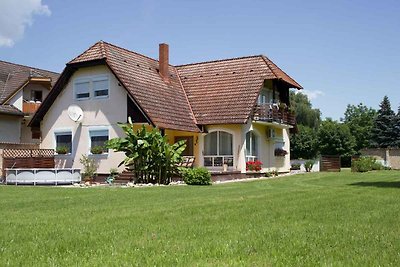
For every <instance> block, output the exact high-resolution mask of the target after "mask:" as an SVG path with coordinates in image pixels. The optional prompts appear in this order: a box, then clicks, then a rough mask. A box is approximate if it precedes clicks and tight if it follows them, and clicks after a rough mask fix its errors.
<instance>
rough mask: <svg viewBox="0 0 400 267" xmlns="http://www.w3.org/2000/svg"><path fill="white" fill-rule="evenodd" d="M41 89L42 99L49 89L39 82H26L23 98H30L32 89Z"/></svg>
mask: <svg viewBox="0 0 400 267" xmlns="http://www.w3.org/2000/svg"><path fill="white" fill-rule="evenodd" d="M33 90H35V91H42V98H43V100H44V99H45V98H46V96H47V95H48V94H49V89H48V88H46V87H45V86H43V85H41V84H32V83H30V84H28V85H27V86H25V88H24V90H23V99H25V100H28V101H29V100H30V99H31V95H32V91H33Z"/></svg>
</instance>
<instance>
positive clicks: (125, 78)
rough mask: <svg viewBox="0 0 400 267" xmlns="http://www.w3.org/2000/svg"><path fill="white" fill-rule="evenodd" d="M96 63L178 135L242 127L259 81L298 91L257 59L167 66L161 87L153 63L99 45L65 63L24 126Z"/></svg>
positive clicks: (268, 62)
mask: <svg viewBox="0 0 400 267" xmlns="http://www.w3.org/2000/svg"><path fill="white" fill-rule="evenodd" d="M96 64H105V65H107V66H108V67H109V68H110V70H111V71H112V72H113V73H114V75H115V76H116V78H117V79H118V80H119V81H120V83H121V84H122V85H123V87H124V88H125V89H126V90H127V92H128V93H129V95H130V96H131V98H132V99H133V100H134V102H135V104H137V106H138V107H139V109H140V110H142V111H143V113H144V115H145V116H147V117H148V118H149V119H150V120H151V122H152V123H153V124H154V125H156V126H158V127H160V128H167V129H175V130H183V131H195V132H196V131H199V127H198V125H206V124H225V123H226V124H231V123H245V122H246V121H247V119H248V118H249V116H250V115H251V112H252V109H253V107H254V104H255V103H256V100H257V97H258V94H259V92H260V90H261V88H262V86H263V82H264V81H265V80H268V79H271V80H280V81H283V82H284V83H285V84H286V85H287V87H292V88H298V89H301V88H302V87H301V86H300V85H299V84H298V83H297V82H296V81H294V80H293V79H292V78H291V77H289V76H288V75H287V74H286V73H285V72H283V71H282V70H281V69H280V68H279V67H277V66H276V65H275V64H274V63H273V62H272V61H271V60H269V59H268V58H267V57H265V56H262V55H260V56H250V57H242V58H234V59H227V60H217V61H210V62H202V63H194V64H188V65H181V66H176V67H174V66H171V65H169V74H170V77H169V78H170V79H169V80H170V82H168V83H166V82H165V81H164V80H163V79H162V78H161V76H160V75H159V73H158V72H159V63H158V61H157V60H155V59H152V58H149V57H147V56H144V55H141V54H138V53H135V52H132V51H129V50H126V49H124V48H121V47H118V46H115V45H113V44H110V43H107V42H103V41H100V42H97V43H95V44H94V45H93V46H91V47H90V48H89V49H88V50H86V51H85V52H83V53H82V54H80V55H79V56H77V57H76V58H74V59H73V60H71V61H70V62H69V63H67V67H66V68H65V70H64V71H63V73H62V74H61V78H60V79H59V81H58V82H57V84H56V85H55V86H54V88H53V90H52V91H51V92H50V94H49V96H48V97H47V98H46V100H45V101H44V103H43V104H42V105H41V107H40V108H39V110H38V112H37V113H36V114H35V116H34V117H33V119H32V121H31V123H30V125H36V126H38V122H40V120H41V119H42V118H43V116H44V115H45V114H46V112H47V110H48V109H49V108H50V106H51V104H52V103H53V102H54V100H55V98H56V97H57V96H58V94H59V93H60V92H61V90H62V89H63V88H64V85H65V83H67V82H68V79H69V78H70V77H71V75H72V74H73V72H74V71H75V70H76V69H78V68H79V67H82V66H90V65H96Z"/></svg>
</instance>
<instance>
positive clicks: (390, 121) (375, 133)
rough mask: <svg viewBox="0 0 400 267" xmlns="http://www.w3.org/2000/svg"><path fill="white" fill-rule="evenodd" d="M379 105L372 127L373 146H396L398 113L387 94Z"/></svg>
mask: <svg viewBox="0 0 400 267" xmlns="http://www.w3.org/2000/svg"><path fill="white" fill-rule="evenodd" d="M379 107H380V109H379V111H378V115H377V116H376V119H375V121H374V126H373V127H372V129H371V142H370V143H371V146H372V147H379V148H388V147H396V142H397V138H396V135H397V133H395V131H396V129H395V118H396V115H395V113H394V111H393V110H392V108H391V106H390V101H389V98H388V97H387V96H385V97H384V98H383V100H382V102H381V104H380V105H379Z"/></svg>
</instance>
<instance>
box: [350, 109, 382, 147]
mask: <svg viewBox="0 0 400 267" xmlns="http://www.w3.org/2000/svg"><path fill="white" fill-rule="evenodd" d="M375 117H376V110H374V109H372V108H368V107H367V106H365V105H363V104H362V103H360V104H358V105H357V106H355V105H347V108H346V111H345V113H344V119H343V122H344V123H345V124H346V125H347V126H348V127H349V130H350V133H351V135H353V136H354V138H355V141H356V145H355V147H354V149H355V150H356V152H359V151H360V150H361V149H363V148H367V147H369V145H370V139H371V130H372V127H373V125H374V120H375Z"/></svg>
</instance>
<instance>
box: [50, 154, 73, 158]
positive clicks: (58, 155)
mask: <svg viewBox="0 0 400 267" xmlns="http://www.w3.org/2000/svg"><path fill="white" fill-rule="evenodd" d="M54 156H55V157H58V158H68V157H71V156H72V153H68V154H57V153H55V154H54Z"/></svg>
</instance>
